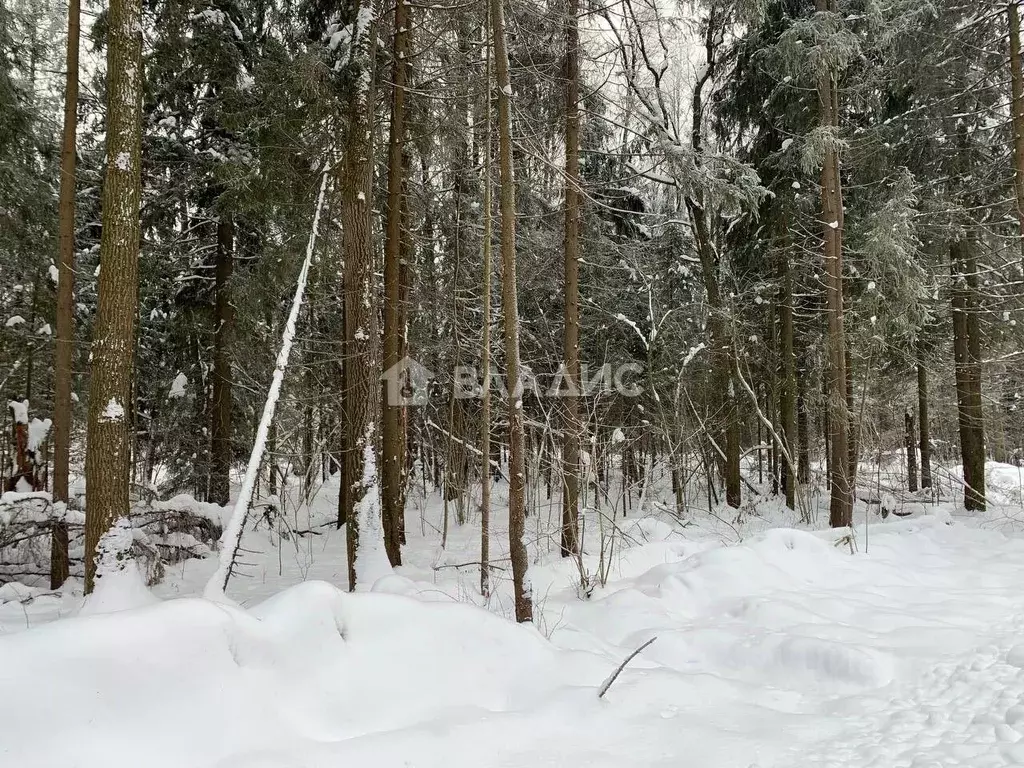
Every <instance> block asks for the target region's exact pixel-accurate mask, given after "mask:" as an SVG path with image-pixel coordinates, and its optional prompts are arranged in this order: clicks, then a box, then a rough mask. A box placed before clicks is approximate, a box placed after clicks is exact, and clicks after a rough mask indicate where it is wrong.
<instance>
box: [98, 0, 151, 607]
mask: <svg viewBox="0 0 1024 768" xmlns="http://www.w3.org/2000/svg"><path fill="white" fill-rule="evenodd" d="M108 23H109V29H108V38H107V112H106V116H107V151H106V159H107V165H106V174H105V177H104V181H103V212H102V226H103V234H102V237H101V240H100V263H101V265H102V267H103V268H102V269H101V270H100V277H99V286H98V294H99V298H98V306H97V310H96V321H95V324H94V326H93V341H92V370H91V382H90V387H89V423H88V451H87V452H86V458H85V476H86V489H87V493H88V503H87V513H86V523H85V591H86V593H87V594H88V593H90V592H92V590H93V587H94V586H95V579H96V565H97V562H96V555H97V546H98V544H99V541H100V538H101V537H102V536H103V534H105V533H106V532H107V531H108V530H109V529H110V527H111V525H112V524H113V523H114V522H115V521H116V520H117V519H119V518H121V517H123V516H125V515H127V514H128V509H129V479H130V470H131V467H130V463H131V448H132V442H131V435H130V433H129V428H128V425H129V419H128V414H127V410H126V409H127V408H130V406H131V402H132V400H131V397H132V380H133V378H134V374H135V365H134V363H135V361H134V358H133V351H134V349H135V322H136V316H137V315H138V304H139V299H138V288H139V279H138V270H139V197H140V171H141V158H140V156H139V155H140V143H141V136H142V121H141V108H142V78H143V71H142V23H141V8H140V0H111V2H110V10H109V19H108Z"/></svg>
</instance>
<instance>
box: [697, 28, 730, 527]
mask: <svg viewBox="0 0 1024 768" xmlns="http://www.w3.org/2000/svg"><path fill="white" fill-rule="evenodd" d="M717 35H718V28H717V27H716V25H715V24H714V23H713V20H712V19H709V21H708V25H707V30H706V32H705V39H704V47H705V65H706V66H705V68H704V70H703V74H702V75H701V77H700V78H698V80H697V82H696V83H695V84H694V86H693V94H692V101H691V107H690V110H691V113H692V124H691V128H690V144H691V146H692V147H693V152H694V153H695V155H697V156H698V157H699V154H700V152H701V148H702V146H703V135H704V134H703V123H702V117H703V113H704V106H703V105H704V86H705V85H706V84H707V83H708V82H709V81H710V79H711V77H712V76H713V75H714V72H715V66H716V63H717V62H716V49H717V45H718V40H719V38H718V36H717ZM684 202H685V204H686V210H687V213H688V214H689V218H690V226H691V230H692V232H693V238H694V242H695V244H696V247H697V256H698V258H699V259H700V268H701V277H702V279H703V282H704V290H705V293H706V294H707V299H708V307H709V314H710V317H709V318H708V330H709V336H710V337H711V354H710V360H711V388H712V398H713V402H714V405H715V410H716V416H717V418H716V422H717V424H718V425H719V426H720V430H719V433H718V440H717V442H718V445H719V448H720V449H721V450H722V451H723V452H724V453H725V456H724V459H723V460H722V461H721V468H722V475H723V478H724V480H725V501H726V504H728V505H729V506H730V507H734V508H737V507H739V506H740V503H741V501H742V488H741V479H740V419H739V408H738V406H737V402H736V399H737V398H736V385H735V382H734V380H733V367H734V366H735V364H736V359H735V353H734V350H733V338H732V332H731V330H730V328H729V318H728V316H727V311H728V310H727V307H726V306H725V302H724V300H723V298H722V292H721V287H720V285H719V280H718V259H717V257H716V255H715V250H714V248H713V247H712V243H711V232H710V230H709V228H708V223H707V215H706V212H705V208H704V200H703V199H702V198H701V197H700V196H699V195H698V196H690V195H687V196H686V197H685V199H684Z"/></svg>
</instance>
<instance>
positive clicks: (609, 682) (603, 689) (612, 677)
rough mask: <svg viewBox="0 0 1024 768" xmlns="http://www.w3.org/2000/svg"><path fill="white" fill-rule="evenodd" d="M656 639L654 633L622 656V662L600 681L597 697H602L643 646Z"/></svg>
mask: <svg viewBox="0 0 1024 768" xmlns="http://www.w3.org/2000/svg"><path fill="white" fill-rule="evenodd" d="M657 639H658V636H657V635H655V636H654V637H652V638H651V639H650V640H648V641H647V642H646V643H644V644H643V645H641V646H640V647H639V648H637V649H636V650H635V651H633V652H632V653H631V654H629V656H627V657H626V658H624V659H623V660H622V663H621V664H619V666H618V667H616V668H615V671H614V672H612V673H611V675H609V676H608V679H607V680H605V681H604V682H603V683H601V690H599V691H598V692H597V698H599V699H600V698H603V697H604V695H605V694H606V693H608V689H609V688H611V687H612V683H614V682H615V678H617V677H618V676H619V675H620V674H622V670H624V669H625V668H626V665H627V664H629V662H631V661H632V660H633V659H635V658H636V657H637V656H639V655H640V651H642V650H643V649H644V648H646V647H647V646H648V645H650V644H651V643H653V642H654V641H655V640H657Z"/></svg>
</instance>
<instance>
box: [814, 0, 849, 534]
mask: <svg viewBox="0 0 1024 768" xmlns="http://www.w3.org/2000/svg"><path fill="white" fill-rule="evenodd" d="M836 6H837V3H836V0H815V7H816V9H817V10H818V11H819V12H831V13H836V12H837V7H836ZM818 105H819V108H820V118H819V119H820V124H821V125H822V126H825V127H831V128H833V129H838V126H839V93H838V87H837V84H836V73H835V72H834V71H832V69H831V67H826V69H825V70H824V71H823V72H821V73H820V74H819V76H818ZM821 202H822V219H823V224H824V236H825V295H826V313H827V315H828V358H829V371H828V373H829V387H828V405H827V408H828V410H829V411H830V418H829V440H830V443H831V445H830V450H829V458H830V459H831V461H830V462H829V481H830V486H831V501H830V503H829V523H830V524H831V525H832V527H834V528H840V527H844V526H848V525H851V524H852V522H853V497H852V493H851V487H850V470H851V467H850V462H849V453H850V442H849V437H850V436H849V428H850V415H849V413H848V409H847V406H846V332H845V329H844V328H843V191H842V182H841V179H840V172H839V151H838V149H837V148H836V147H835V146H834V145H832V146H830V147H829V149H828V151H827V152H826V153H825V159H824V163H823V165H822V169H821Z"/></svg>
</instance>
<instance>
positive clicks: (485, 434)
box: [480, 10, 491, 597]
mask: <svg viewBox="0 0 1024 768" xmlns="http://www.w3.org/2000/svg"><path fill="white" fill-rule="evenodd" d="M487 20H488V21H487V23H486V27H485V29H484V37H485V39H486V42H485V52H484V57H485V58H484V115H485V117H484V120H485V122H486V125H485V128H484V157H483V166H484V210H483V230H484V232H483V246H482V249H483V279H482V283H483V287H482V295H483V300H482V301H483V307H482V308H481V315H482V317H483V323H482V328H481V333H480V368H481V371H480V372H481V375H482V377H483V387H484V391H483V396H482V398H481V401H480V594H481V595H483V596H484V597H488V596H489V595H490V593H491V572H490V568H491V565H490V560H491V467H490V459H491V36H490V26H491V25H490V10H488V11H487Z"/></svg>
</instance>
